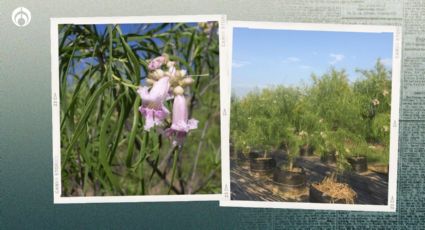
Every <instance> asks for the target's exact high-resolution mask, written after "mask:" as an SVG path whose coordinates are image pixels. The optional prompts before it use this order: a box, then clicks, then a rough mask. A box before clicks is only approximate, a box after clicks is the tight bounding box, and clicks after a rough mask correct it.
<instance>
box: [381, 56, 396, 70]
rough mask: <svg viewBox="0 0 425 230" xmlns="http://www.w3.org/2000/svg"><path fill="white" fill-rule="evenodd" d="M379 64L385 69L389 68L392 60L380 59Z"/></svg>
mask: <svg viewBox="0 0 425 230" xmlns="http://www.w3.org/2000/svg"><path fill="white" fill-rule="evenodd" d="M381 63H382V64H383V65H384V66H385V67H389V68H391V66H392V65H393V60H392V59H391V58H383V59H381Z"/></svg>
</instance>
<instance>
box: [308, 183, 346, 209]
mask: <svg viewBox="0 0 425 230" xmlns="http://www.w3.org/2000/svg"><path fill="white" fill-rule="evenodd" d="M309 200H310V202H312V203H335V204H345V203H346V201H345V200H344V199H335V198H332V197H331V196H328V195H326V194H324V193H323V192H322V191H320V190H318V189H317V188H316V187H314V186H313V185H310V198H309Z"/></svg>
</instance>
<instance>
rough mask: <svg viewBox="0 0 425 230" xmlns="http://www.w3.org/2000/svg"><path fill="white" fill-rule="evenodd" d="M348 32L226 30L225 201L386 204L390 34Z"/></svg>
mask: <svg viewBox="0 0 425 230" xmlns="http://www.w3.org/2000/svg"><path fill="white" fill-rule="evenodd" d="M349 28H350V27H348V28H343V27H341V29H338V28H335V27H332V28H325V29H323V30H322V29H320V27H319V28H318V29H311V28H308V27H306V28H303V27H296V28H295V29H294V28H288V29H280V28H274V27H273V26H272V28H271V27H270V26H265V27H261V25H260V26H258V27H257V26H255V25H254V26H253V27H245V26H241V27H237V26H235V27H234V28H233V30H232V33H233V38H232V69H231V75H232V81H231V100H230V108H231V112H230V136H229V145H230V146H229V153H230V172H229V173H230V200H231V201H230V202H232V201H263V202H264V203H267V202H271V203H272V204H271V205H270V204H266V205H262V204H264V203H261V202H260V203H256V204H255V205H253V206H259V207H270V206H273V205H276V204H277V205H276V206H275V207H284V206H281V204H279V203H281V202H283V203H287V202H289V203H310V204H311V203H318V204H328V205H329V204H332V205H335V204H336V205H340V204H344V205H343V206H338V208H342V209H345V208H347V209H350V207H351V206H355V205H361V206H357V208H356V209H362V207H364V210H368V208H369V207H371V206H373V205H378V206H382V207H384V209H385V208H388V207H390V206H391V207H393V206H394V202H395V201H394V199H395V198H394V197H395V191H394V193H392V192H391V194H390V195H389V190H391V188H392V187H394V186H396V185H395V183H396V177H395V175H396V170H397V165H396V163H395V164H393V163H394V162H396V157H397V141H398V140H397V139H398V138H395V137H397V136H398V135H396V134H397V132H398V131H397V128H396V126H397V125H396V123H394V125H392V120H394V121H398V118H397V117H398V97H399V92H398V85H399V82H398V81H399V80H396V81H394V79H395V78H394V76H395V74H394V73H393V70H394V67H393V64H394V63H397V62H394V60H395V59H394V55H395V54H394V50H396V49H394V45H395V44H394V41H396V39H395V37H394V36H395V33H394V32H391V31H382V30H377V31H374V29H371V28H366V29H365V31H361V29H359V28H354V29H353V31H350V29H349ZM397 39H398V38H397ZM397 52H398V51H397ZM397 65H398V63H397ZM396 69H398V68H396ZM397 71H398V70H397ZM397 76H398V75H397ZM397 79H398V77H397ZM394 87H395V88H394ZM394 90H395V92H394ZM393 97H396V98H393ZM394 102H395V103H394ZM394 106H395V107H394ZM392 111H393V114H392ZM391 168H393V169H391ZM391 170H392V172H393V173H394V174H393V175H389V172H390V171H391ZM389 178H391V179H389ZM275 202H278V203H275ZM238 204H242V205H238V206H247V207H250V205H249V204H252V203H243V202H242V203H238ZM251 206H252V205H251ZM291 207H297V206H291ZM299 207H301V208H306V206H304V207H303V206H299ZM310 207H311V208H313V209H314V208H322V207H324V208H327V209H328V208H330V209H333V208H332V207H329V206H320V205H319V206H310ZM372 209H373V208H372ZM373 210H374V209H373Z"/></svg>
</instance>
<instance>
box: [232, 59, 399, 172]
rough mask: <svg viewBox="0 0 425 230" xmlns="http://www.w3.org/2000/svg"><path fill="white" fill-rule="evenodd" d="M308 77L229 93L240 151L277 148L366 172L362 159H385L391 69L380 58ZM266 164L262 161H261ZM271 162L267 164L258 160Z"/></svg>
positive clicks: (234, 139)
mask: <svg viewBox="0 0 425 230" xmlns="http://www.w3.org/2000/svg"><path fill="white" fill-rule="evenodd" d="M357 73H358V75H359V76H357V78H355V79H356V80H353V79H354V78H350V77H349V76H348V75H347V73H346V72H345V71H344V70H336V69H331V70H330V71H329V72H327V73H325V74H323V75H322V76H316V75H314V74H313V75H312V77H311V82H310V83H308V84H305V85H304V86H296V87H285V86H277V87H272V88H266V89H263V90H261V91H260V90H257V91H253V92H251V93H249V94H248V95H246V96H245V97H242V98H238V97H235V96H233V97H232V110H231V142H232V143H233V145H234V148H235V149H236V151H241V152H243V153H244V154H245V155H248V154H249V152H252V151H251V150H253V149H261V150H264V156H263V157H267V154H268V153H270V152H271V151H276V150H282V151H284V152H285V153H287V154H288V157H289V161H288V164H287V165H286V166H287V168H288V170H290V171H291V170H292V164H293V160H292V159H293V158H294V157H295V156H297V155H298V153H300V154H301V155H304V154H310V155H313V154H315V155H319V156H320V157H321V158H322V159H323V160H325V161H334V162H336V165H337V168H338V169H339V171H340V172H342V171H345V170H351V169H354V170H356V171H365V170H367V166H366V164H367V163H366V158H367V161H369V162H372V163H379V164H382V165H384V167H385V166H387V165H388V162H389V142H390V141H389V135H390V110H391V105H390V102H391V72H390V70H388V69H387V68H386V67H385V66H384V65H383V64H382V63H381V61H380V60H377V62H376V65H375V66H374V68H373V69H371V70H358V71H357ZM262 162H267V161H264V160H263V161H262ZM264 164H272V163H264Z"/></svg>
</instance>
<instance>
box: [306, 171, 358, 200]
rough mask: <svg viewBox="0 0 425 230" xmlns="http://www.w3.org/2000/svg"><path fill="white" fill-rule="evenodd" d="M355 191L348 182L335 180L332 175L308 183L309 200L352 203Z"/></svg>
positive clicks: (355, 194) (355, 195)
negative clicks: (317, 181)
mask: <svg viewBox="0 0 425 230" xmlns="http://www.w3.org/2000/svg"><path fill="white" fill-rule="evenodd" d="M356 197H357V193H356V192H355V191H354V190H353V189H351V188H350V186H349V185H348V184H345V183H340V182H337V179H336V177H335V176H334V175H332V176H330V177H326V178H325V179H324V180H323V181H322V182H320V183H314V184H312V185H310V202H312V203H337V204H354V203H355V199H356Z"/></svg>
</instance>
